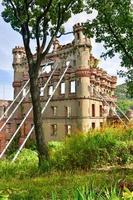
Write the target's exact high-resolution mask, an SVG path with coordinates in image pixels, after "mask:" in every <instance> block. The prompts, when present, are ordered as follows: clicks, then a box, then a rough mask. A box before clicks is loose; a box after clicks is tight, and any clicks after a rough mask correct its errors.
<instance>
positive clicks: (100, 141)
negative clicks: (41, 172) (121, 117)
mask: <svg viewBox="0 0 133 200" xmlns="http://www.w3.org/2000/svg"><path fill="white" fill-rule="evenodd" d="M129 138H130V143H129V142H128V140H129ZM131 141H133V131H132V129H129V130H127V131H126V130H124V129H119V128H116V129H114V128H113V129H112V128H107V129H105V130H101V131H100V130H99V131H93V132H92V133H91V132H89V133H88V134H79V135H77V136H73V137H71V138H70V139H68V140H67V141H66V142H65V143H64V146H63V147H62V148H59V149H57V151H55V152H54V153H53V154H52V158H51V166H52V167H53V168H55V169H61V170H68V169H70V170H73V169H77V168H81V169H90V168H96V167H102V166H104V167H105V166H108V165H123V164H128V163H131V162H132V161H133V154H132V150H131V149H132V147H133V142H131Z"/></svg>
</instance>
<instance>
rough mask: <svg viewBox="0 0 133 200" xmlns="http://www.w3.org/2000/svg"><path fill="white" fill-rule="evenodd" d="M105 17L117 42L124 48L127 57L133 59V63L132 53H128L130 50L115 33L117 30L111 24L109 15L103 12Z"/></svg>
mask: <svg viewBox="0 0 133 200" xmlns="http://www.w3.org/2000/svg"><path fill="white" fill-rule="evenodd" d="M103 14H104V16H105V18H106V22H107V25H108V28H109V31H110V32H111V33H112V35H113V36H114V38H115V39H116V41H117V43H118V44H119V46H120V47H121V48H122V49H123V51H124V53H125V55H126V56H127V58H128V59H129V60H131V62H132V64H133V58H132V56H130V54H129V53H128V51H127V50H126V48H125V46H124V45H123V44H122V42H121V41H120V39H119V37H118V36H117V34H116V33H115V31H114V30H113V27H112V26H111V24H110V22H109V20H108V18H107V16H106V14H105V13H103Z"/></svg>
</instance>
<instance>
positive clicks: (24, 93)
mask: <svg viewBox="0 0 133 200" xmlns="http://www.w3.org/2000/svg"><path fill="white" fill-rule="evenodd" d="M26 93H27V90H26V88H24V89H23V97H26Z"/></svg>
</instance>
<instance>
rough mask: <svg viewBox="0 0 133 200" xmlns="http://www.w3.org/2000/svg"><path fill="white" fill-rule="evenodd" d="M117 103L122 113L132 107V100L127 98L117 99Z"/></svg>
mask: <svg viewBox="0 0 133 200" xmlns="http://www.w3.org/2000/svg"><path fill="white" fill-rule="evenodd" d="M117 105H118V106H119V108H120V109H121V110H122V111H123V112H124V113H126V112H127V111H128V110H129V109H130V108H133V101H132V100H128V99H123V100H118V102H117ZM118 112H119V111H118ZM120 114H121V113H120Z"/></svg>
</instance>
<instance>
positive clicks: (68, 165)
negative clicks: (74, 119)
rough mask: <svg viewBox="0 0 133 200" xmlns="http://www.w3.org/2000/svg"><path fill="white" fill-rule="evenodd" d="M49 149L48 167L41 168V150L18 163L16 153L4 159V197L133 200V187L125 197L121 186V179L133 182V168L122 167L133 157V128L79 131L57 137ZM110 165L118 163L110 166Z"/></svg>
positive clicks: (0, 167)
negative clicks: (69, 136) (63, 139)
mask: <svg viewBox="0 0 133 200" xmlns="http://www.w3.org/2000/svg"><path fill="white" fill-rule="evenodd" d="M49 152H50V160H49V163H48V164H49V165H48V166H49V168H48V171H47V172H46V171H45V172H44V171H42V170H41V171H40V170H39V169H38V157H37V153H36V152H35V151H31V150H29V149H24V150H23V151H22V153H21V154H20V156H19V157H18V159H17V161H16V162H15V163H11V162H10V159H11V158H12V156H13V155H11V156H10V157H9V159H4V160H3V161H1V162H0V200H30V199H31V200H32V199H33V200H43V199H46V200H106V199H107V200H122V199H124V200H128V199H129V200H133V198H132V197H131V195H132V193H130V192H125V193H123V198H122V194H120V190H119V187H118V182H119V180H120V179H122V180H124V179H126V180H127V181H129V182H132V181H133V173H132V169H131V170H130V169H126V168H125V169H124V168H122V167H123V166H125V165H130V164H132V161H133V130H132V129H131V128H129V129H124V128H118V127H117V128H111V127H110V128H105V129H102V130H95V131H91V132H90V133H89V134H78V135H77V136H73V137H71V138H70V139H67V140H66V141H65V142H64V143H63V142H62V143H58V142H56V143H53V142H51V143H50V144H49ZM110 165H113V166H115V167H114V168H112V169H110V170H106V169H107V167H108V166H110ZM118 166H119V167H118ZM99 167H100V168H101V167H102V168H103V169H104V170H98V168H99ZM45 170H46V169H45ZM124 194H125V196H124ZM128 197H129V198H128Z"/></svg>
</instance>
